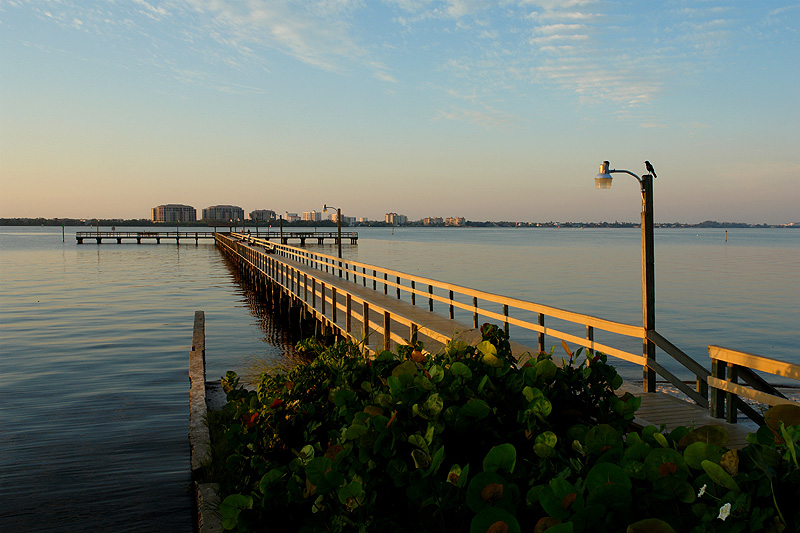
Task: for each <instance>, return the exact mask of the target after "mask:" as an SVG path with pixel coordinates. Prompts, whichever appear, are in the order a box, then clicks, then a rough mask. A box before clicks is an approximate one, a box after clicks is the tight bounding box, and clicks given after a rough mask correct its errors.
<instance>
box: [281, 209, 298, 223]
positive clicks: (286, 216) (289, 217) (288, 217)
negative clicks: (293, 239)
mask: <svg viewBox="0 0 800 533" xmlns="http://www.w3.org/2000/svg"><path fill="white" fill-rule="evenodd" d="M283 220H284V221H285V222H300V217H299V216H298V215H297V213H290V212H288V211H284V212H283Z"/></svg>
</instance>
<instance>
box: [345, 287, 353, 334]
mask: <svg viewBox="0 0 800 533" xmlns="http://www.w3.org/2000/svg"><path fill="white" fill-rule="evenodd" d="M345 303H346V307H347V309H346V310H345V329H346V331H347V333H351V332H352V331H353V326H352V320H353V297H352V296H351V295H350V294H349V293H348V294H347V298H346V300H345Z"/></svg>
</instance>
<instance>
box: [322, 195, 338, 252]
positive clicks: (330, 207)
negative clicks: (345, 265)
mask: <svg viewBox="0 0 800 533" xmlns="http://www.w3.org/2000/svg"><path fill="white" fill-rule="evenodd" d="M328 209H336V231H337V236H336V243H337V244H338V245H339V259H341V258H342V210H341V209H339V208H338V207H334V206H332V205H328V204H324V205H323V206H322V210H323V211H327V210H328Z"/></svg>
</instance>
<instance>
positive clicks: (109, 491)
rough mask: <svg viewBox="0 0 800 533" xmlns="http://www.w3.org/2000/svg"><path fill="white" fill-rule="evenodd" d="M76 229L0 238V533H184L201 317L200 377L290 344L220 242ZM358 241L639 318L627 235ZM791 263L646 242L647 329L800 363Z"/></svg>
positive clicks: (409, 264)
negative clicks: (99, 240) (95, 240)
mask: <svg viewBox="0 0 800 533" xmlns="http://www.w3.org/2000/svg"><path fill="white" fill-rule="evenodd" d="M76 229H86V228H68V229H67V231H66V242H65V243H62V242H61V230H60V228H8V227H5V228H0V282H1V283H0V428H2V431H0V530H2V531H15V530H20V529H24V530H27V531H54V530H59V531H64V530H90V529H95V530H99V531H190V530H191V514H190V501H189V495H188V486H189V473H188V469H189V468H188V466H189V463H188V461H189V459H188V444H187V437H186V435H187V432H188V389H189V384H188V377H187V363H188V354H189V349H190V345H191V329H192V321H193V315H194V311H195V310H197V309H202V310H204V311H205V312H206V333H207V338H208V341H207V361H208V366H209V379H213V378H215V377H217V376H220V375H222V374H223V373H224V372H225V371H226V370H228V369H234V370H237V371H240V372H241V371H245V370H247V369H249V368H251V367H252V360H253V359H254V358H258V359H261V360H267V361H270V360H280V359H282V358H283V357H285V356H286V354H287V353H288V352H289V350H288V349H287V348H286V342H287V341H286V339H285V338H284V336H283V335H282V333H281V332H280V331H277V330H275V328H274V327H273V325H272V324H271V322H270V320H269V316H268V315H266V314H265V313H264V310H263V309H261V308H259V307H258V305H257V304H256V303H255V302H254V301H253V299H252V297H251V295H248V293H247V292H246V291H244V290H243V289H242V288H241V287H240V286H239V285H238V283H237V280H236V277H235V275H234V273H232V272H231V270H230V268H229V267H228V265H227V263H226V262H225V261H224V260H223V258H222V257H221V255H220V253H219V252H218V251H217V250H216V249H215V248H214V246H213V245H211V244H202V243H201V244H200V245H198V246H195V245H194V243H193V242H192V243H191V244H188V243H184V244H181V245H180V246H176V245H175V244H160V245H155V244H142V245H140V246H137V245H135V244H124V245H117V244H104V245H102V246H97V245H96V244H84V245H80V246H78V245H76V244H75V237H74V233H75V231H76ZM358 231H359V235H360V239H359V245H358V246H357V247H351V246H348V245H345V246H344V249H343V251H344V255H345V256H346V257H348V258H351V259H355V260H359V261H363V262H366V263H372V264H376V265H382V266H387V267H389V268H393V269H395V270H400V271H403V272H407V273H412V274H418V275H421V276H426V277H431V278H434V279H441V280H446V281H449V282H452V283H457V284H460V285H464V286H467V287H473V288H477V289H483V290H486V291H489V292H494V293H497V294H502V295H508V296H514V297H518V298H522V299H527V300H532V301H535V302H538V303H542V304H546V305H551V306H555V307H560V308H563V309H568V310H572V311H577V312H581V313H585V314H592V315H596V316H599V317H602V318H608V319H612V320H618V321H621V322H627V323H631V324H637V323H640V321H641V300H640V298H641V288H640V283H641V273H640V233H639V231H638V230H635V229H632V230H619V229H614V230H608V229H607V230H589V229H586V230H577V229H477V228H476V229H467V228H459V229H455V228H447V229H445V228H442V229H395V231H394V234H392V230H391V229H389V228H367V229H362V228H359V230H358ZM316 248H318V249H322V250H324V251H328V252H329V253H331V254H335V248H334V247H333V246H330V245H325V246H319V247H316ZM798 265H800V231H797V230H760V229H747V230H745V229H741V230H739V229H734V230H728V241H727V243H726V242H725V232H724V230H685V229H684V230H679V229H675V230H656V299H657V313H656V324H657V329H658V331H659V332H661V333H662V334H663V335H664V336H666V337H667V338H669V339H670V340H671V341H672V342H674V343H675V344H677V345H678V346H679V347H680V348H682V349H683V350H684V351H686V352H687V353H689V354H690V355H692V356H693V357H695V358H696V359H697V360H698V361H700V362H701V363H703V364H704V365H705V364H706V363H707V358H708V356H707V351H706V346H707V345H708V344H721V345H724V346H728V347H731V348H737V349H742V350H747V351H752V352H755V353H759V354H763V355H768V356H771V357H775V358H778V359H784V360H788V361H793V362H796V363H800V355H798V352H797V346H798V341H800V338H798V337H800V335H798V331H800V328H798V326H800V319H798V302H800V276H798V271H800V269H798ZM465 322H467V323H469V319H468V318H467V319H465ZM577 333H580V332H577ZM512 336H513V337H514V338H515V339H516V340H520V341H521V342H527V343H529V344H531V345H533V344H534V343H535V340H534V337H533V335H530V334H528V333H524V332H519V331H515V330H512ZM598 340H599V341H601V342H602V341H603V339H602V338H599V339H598ZM627 347H628V348H629V349H630V351H632V352H634V353H637V351H638V350H639V349H640V348H639V347H638V346H637V343H635V342H634V343H632V344H631V345H629V346H627ZM667 366H670V365H669V364H668V365H667ZM706 366H707V365H706ZM620 369H621V372H622V373H623V375H625V376H626V377H629V378H632V379H635V378H640V377H641V371H640V370H638V369H636V368H632V367H626V366H625V365H621V366H620Z"/></svg>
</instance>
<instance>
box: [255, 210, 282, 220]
mask: <svg viewBox="0 0 800 533" xmlns="http://www.w3.org/2000/svg"><path fill="white" fill-rule="evenodd" d="M277 218H278V217H277V215H275V211H273V210H272V209H256V210H255V211H250V220H252V221H254V222H272V221H273V220H275V219H277Z"/></svg>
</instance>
